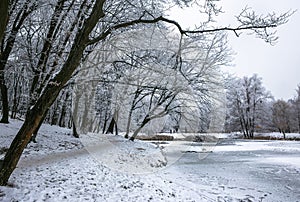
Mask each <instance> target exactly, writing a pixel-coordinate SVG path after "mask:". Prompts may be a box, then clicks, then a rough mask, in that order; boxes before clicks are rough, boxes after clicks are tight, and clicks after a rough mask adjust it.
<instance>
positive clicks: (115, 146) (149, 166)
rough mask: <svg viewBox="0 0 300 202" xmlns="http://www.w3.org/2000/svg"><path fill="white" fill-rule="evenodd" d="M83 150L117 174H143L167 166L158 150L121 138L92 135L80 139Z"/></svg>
mask: <svg viewBox="0 0 300 202" xmlns="http://www.w3.org/2000/svg"><path fill="white" fill-rule="evenodd" d="M80 139H81V141H82V143H83V145H84V148H85V149H86V150H87V151H88V152H89V153H90V154H91V155H92V156H93V157H94V158H95V159H96V160H97V161H99V162H100V163H101V164H104V165H105V166H107V167H109V168H111V169H113V170H116V171H118V172H124V173H133V174H144V173H151V172H156V171H158V170H159V169H161V168H164V166H166V164H167V160H166V158H165V156H164V155H163V154H162V151H161V150H160V148H159V147H158V146H156V145H154V144H151V143H145V142H142V141H139V140H136V141H135V142H132V141H129V140H128V139H125V138H123V137H121V136H114V135H104V134H93V133H89V134H87V135H82V136H81V137H80Z"/></svg>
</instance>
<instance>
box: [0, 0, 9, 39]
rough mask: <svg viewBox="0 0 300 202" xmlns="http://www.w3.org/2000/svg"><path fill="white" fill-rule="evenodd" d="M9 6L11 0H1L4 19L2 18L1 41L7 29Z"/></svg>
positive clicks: (0, 9)
mask: <svg viewBox="0 0 300 202" xmlns="http://www.w3.org/2000/svg"><path fill="white" fill-rule="evenodd" d="M8 8H9V0H1V1H0V13H1V17H2V20H0V43H1V42H2V39H3V37H4V32H5V30H6V25H7V21H8Z"/></svg>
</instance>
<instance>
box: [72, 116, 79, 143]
mask: <svg viewBox="0 0 300 202" xmlns="http://www.w3.org/2000/svg"><path fill="white" fill-rule="evenodd" d="M72 123H73V125H72V129H73V136H74V137H75V138H79V134H78V132H77V129H76V125H75V122H74V119H73V117H72Z"/></svg>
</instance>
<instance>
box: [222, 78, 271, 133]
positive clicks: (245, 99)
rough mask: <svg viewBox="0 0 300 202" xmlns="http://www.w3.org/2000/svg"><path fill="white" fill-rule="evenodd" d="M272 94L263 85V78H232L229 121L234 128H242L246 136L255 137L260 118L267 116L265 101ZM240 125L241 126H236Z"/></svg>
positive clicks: (229, 92) (229, 90) (229, 91)
mask: <svg viewBox="0 0 300 202" xmlns="http://www.w3.org/2000/svg"><path fill="white" fill-rule="evenodd" d="M270 99H272V96H271V94H270V92H268V91H266V89H265V88H264V87H263V85H262V79H261V78H260V77H258V76H257V75H256V74H254V75H253V76H252V77H243V78H236V79H234V80H232V82H231V84H230V85H229V88H228V92H227V103H228V109H229V116H228V117H227V119H228V120H227V123H228V125H229V126H230V128H231V129H233V130H241V131H242V132H243V134H244V136H245V138H253V135H254V132H255V131H256V130H257V127H260V126H259V120H260V119H262V117H263V116H265V114H264V113H262V112H263V110H264V107H263V106H264V103H267V102H268V101H269V100H270ZM237 126H239V128H235V127H237Z"/></svg>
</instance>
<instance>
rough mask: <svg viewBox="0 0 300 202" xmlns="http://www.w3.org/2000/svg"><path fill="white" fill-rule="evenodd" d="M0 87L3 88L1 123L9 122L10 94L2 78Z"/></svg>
mask: <svg viewBox="0 0 300 202" xmlns="http://www.w3.org/2000/svg"><path fill="white" fill-rule="evenodd" d="M0 80H1V81H0V89H1V98H2V119H1V121H0V123H9V121H8V117H9V106H8V95H7V87H6V85H5V83H4V79H3V80H2V79H0Z"/></svg>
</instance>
